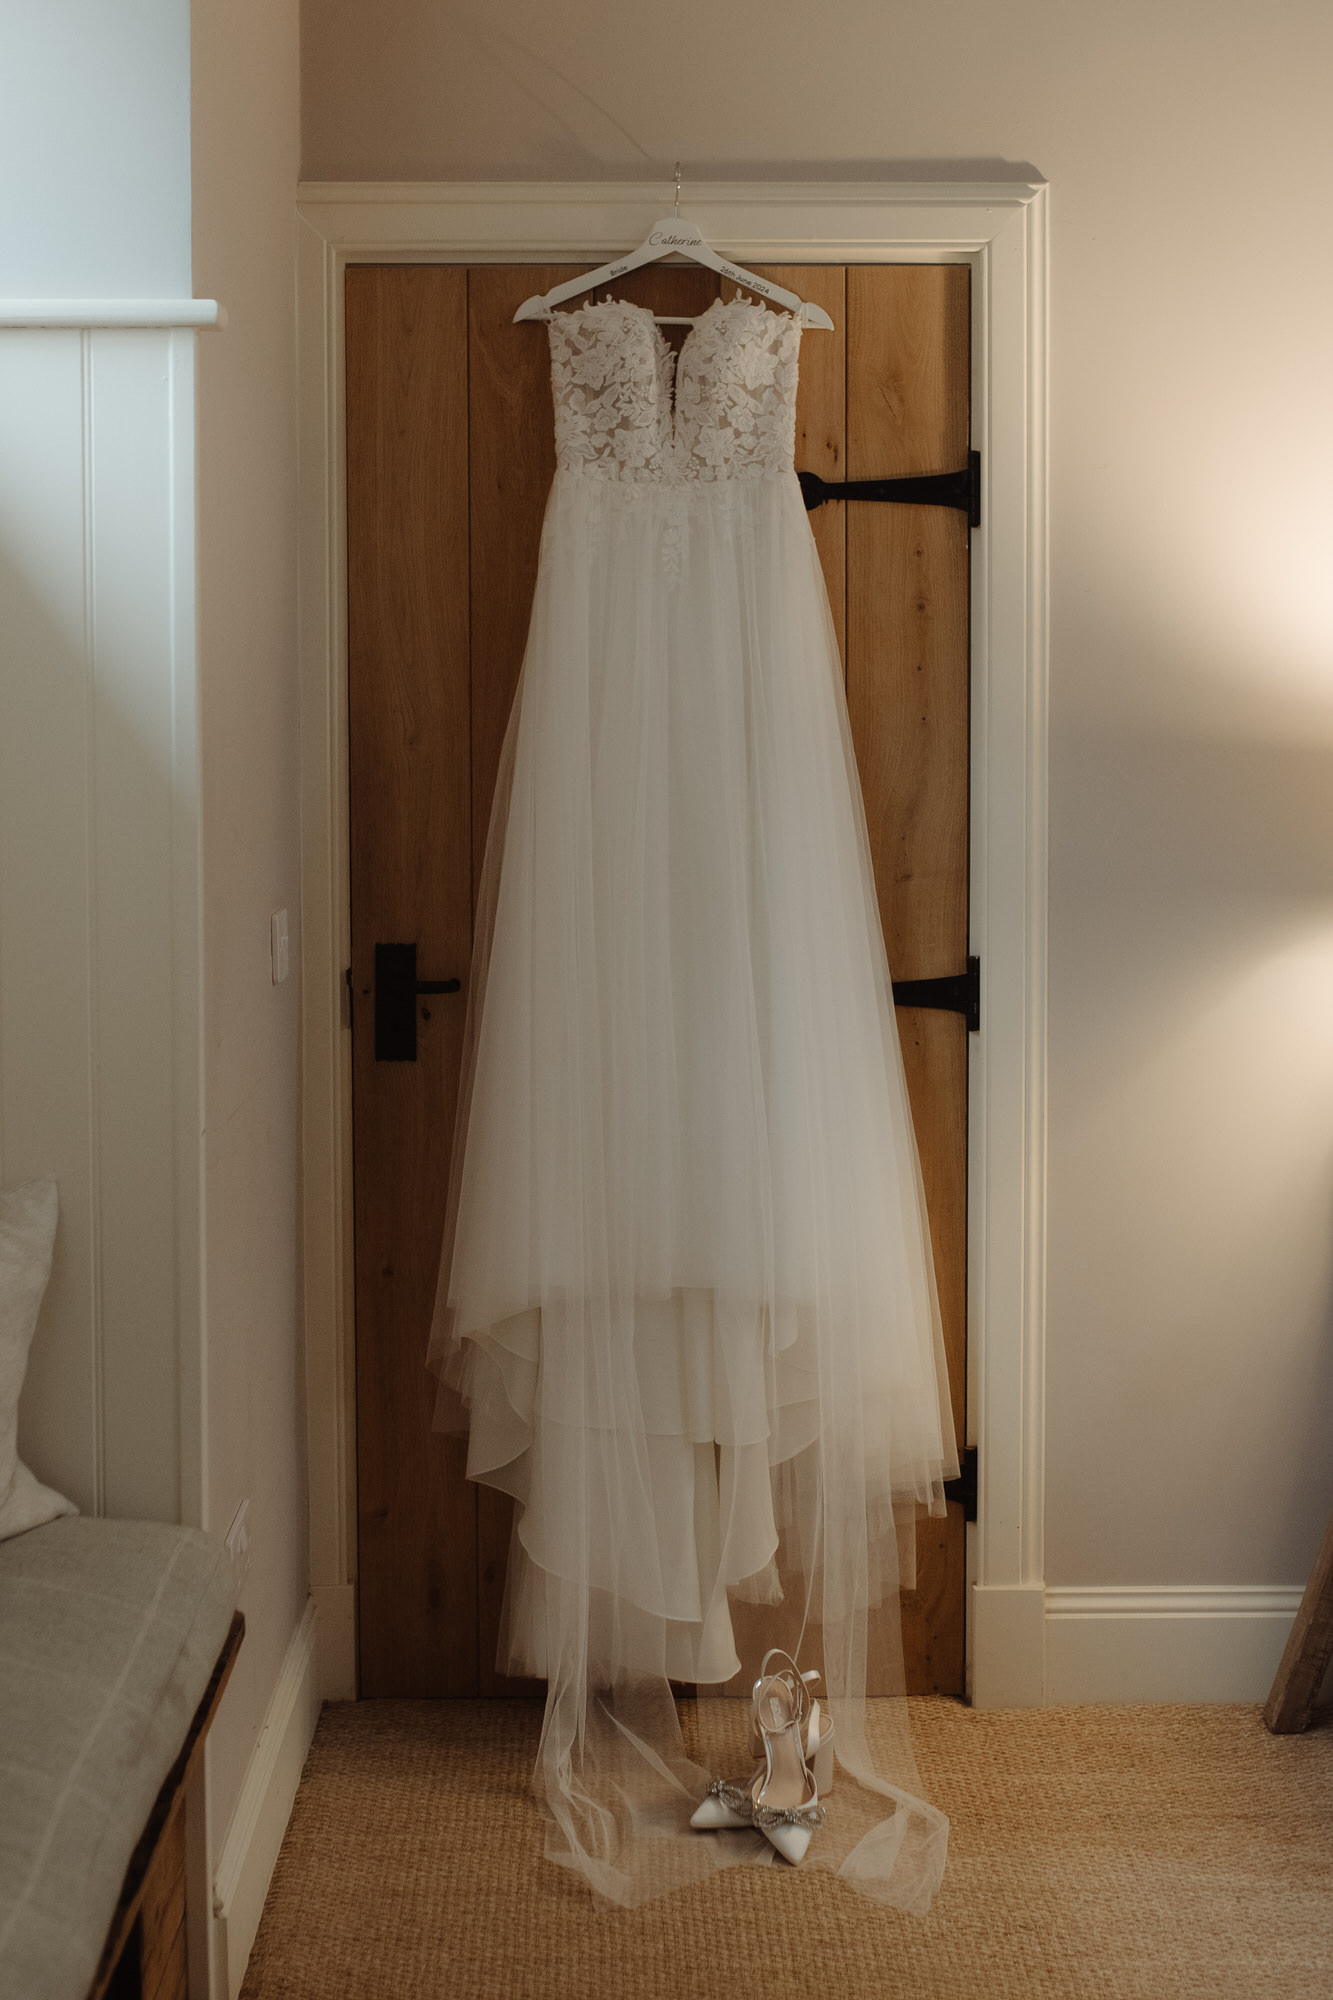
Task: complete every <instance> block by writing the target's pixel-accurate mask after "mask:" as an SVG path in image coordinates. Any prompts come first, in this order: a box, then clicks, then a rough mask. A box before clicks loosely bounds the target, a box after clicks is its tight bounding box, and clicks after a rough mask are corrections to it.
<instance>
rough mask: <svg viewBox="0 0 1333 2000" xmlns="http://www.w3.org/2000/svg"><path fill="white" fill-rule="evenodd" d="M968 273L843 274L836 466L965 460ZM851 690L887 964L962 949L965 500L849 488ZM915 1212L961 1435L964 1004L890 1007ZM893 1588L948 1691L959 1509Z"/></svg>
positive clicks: (902, 972)
mask: <svg viewBox="0 0 1333 2000" xmlns="http://www.w3.org/2000/svg"><path fill="white" fill-rule="evenodd" d="M969 286H970V272H969V271H968V270H967V268H966V267H965V266H961V265H880V266H864V265H863V266H857V267H855V268H853V269H851V270H850V271H849V273H848V286H847V321H848V355H849V361H848V449H847V477H848V478H850V479H863V478H874V477H891V476H894V475H899V474H908V473H925V472H945V471H952V470H954V469H955V468H957V467H958V466H960V465H963V464H965V463H966V452H967V448H968V441H969V438H968V428H969V383H970V334H969V328H970V291H969ZM848 512H849V515H850V519H849V521H848V528H847V534H848V614H847V696H848V706H849V709H850V712H851V721H852V734H853V738H854V741H855V744H856V754H857V762H858V765H859V768H860V773H861V785H862V790H863V793H864V795H865V803H866V816H867V820H868V822H869V828H870V842H871V850H872V853H873V857H874V865H875V879H876V883H877V886H878V890H879V901H880V912H881V916H882V920H883V924H884V935H885V941H886V944H887V946H888V954H889V964H890V967H891V969H892V971H893V973H894V976H895V977H896V978H899V979H928V978H933V977H935V976H937V975H939V974H944V973H954V972H961V971H962V970H963V967H964V964H965V962H966V958H967V880H968V736H969V702H968V695H969V666H968V554H967V526H966V522H965V520H964V518H963V516H962V515H960V514H957V513H954V512H952V511H948V510H945V509H942V508H925V507H899V506H878V505H870V504H861V505H859V506H857V505H849V508H848ZM898 1026H899V1032H900V1034H901V1037H902V1044H903V1058H904V1062H905V1065H906V1069H907V1081H908V1089H909V1092H910V1096H911V1102H912V1111H913V1118H914V1122H915V1125H916V1131H917V1141H918V1145H919V1147H920V1151H921V1167H922V1174H923V1178H924V1180H925V1186H926V1199H927V1205H928V1208H929V1213H930V1226H931V1235H932V1240H933V1243H934V1250H935V1267H936V1276H937V1279H938V1283H939V1290H940V1306H941V1311H942V1314H943V1318H944V1331H945V1346H946V1351H947V1354H948V1361H949V1378H950V1389H951V1394H952V1401H953V1412H954V1422H955V1426H956V1428H957V1434H958V1436H959V1438H960V1439H961V1438H962V1436H963V1434H964V1433H963V1423H964V1411H965V1403H964V1394H965V1338H966V1306H967V1300H966V1272H967V1031H966V1024H965V1023H964V1021H963V1020H962V1018H961V1016H958V1015H953V1014H941V1013H930V1012H927V1011H925V1010H924V1009H921V1008H910V1009H909V1008H900V1009H899V1010H898ZM917 1551H918V1575H919V1582H918V1588H917V1589H916V1591H914V1592H911V1593H908V1594H906V1595H905V1597H904V1602H903V1645H904V1652H905V1656H906V1671H907V1685H908V1687H909V1688H910V1689H911V1690H912V1691H913V1692H914V1693H917V1692H921V1693H924V1692H928V1691H930V1690H931V1689H937V1690H938V1691H940V1692H942V1693H952V1694H961V1693H962V1690H963V1608H964V1583H963V1561H964V1528H963V1521H962V1510H961V1508H958V1507H950V1509H949V1513H948V1519H947V1520H946V1521H943V1522H940V1521H933V1520H931V1521H923V1522H921V1523H920V1524H919V1526H918V1536H917Z"/></svg>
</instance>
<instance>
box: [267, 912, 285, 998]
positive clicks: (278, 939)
mask: <svg viewBox="0 0 1333 2000" xmlns="http://www.w3.org/2000/svg"><path fill="white" fill-rule="evenodd" d="M269 954H270V957H271V958H272V960H273V984H274V985H275V986H280V985H281V984H282V982H283V980H284V979H285V978H286V977H287V969H288V966H289V964H290V957H289V953H288V950H287V912H286V911H285V910H275V911H274V912H273V915H272V916H271V917H270V918H269Z"/></svg>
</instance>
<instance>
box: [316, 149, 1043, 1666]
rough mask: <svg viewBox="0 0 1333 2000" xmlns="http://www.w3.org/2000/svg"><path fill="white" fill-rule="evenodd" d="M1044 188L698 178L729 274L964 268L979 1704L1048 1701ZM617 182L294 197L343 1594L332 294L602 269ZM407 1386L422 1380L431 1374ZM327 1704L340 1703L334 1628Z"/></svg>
mask: <svg viewBox="0 0 1333 2000" xmlns="http://www.w3.org/2000/svg"><path fill="white" fill-rule="evenodd" d="M1045 197H1046V190H1045V188H1044V186H1031V185H1027V184H1022V183H1013V182H1002V183H995V184H989V183H976V184H971V183H969V184H962V183H957V184H955V183H941V184H938V185H926V184H916V185H910V184H909V185H902V186H898V185H894V184H891V183H855V184H844V185H835V184H829V185H826V186H810V185H795V184H786V185H782V184H754V185H751V184H738V183H726V182H712V183H700V184H696V185H695V186H692V187H691V189H690V191H689V202H688V206H689V211H690V216H691V219H692V220H695V221H697V222H698V223H699V225H700V226H701V228H702V229H703V231H704V233H705V234H706V235H707V237H708V238H709V240H710V242H712V243H715V244H717V245H719V246H725V250H726V252H727V254H728V255H729V256H733V257H735V258H736V259H738V260H739V261H741V262H744V263H751V264H762V263H798V264H799V263H816V264H817V263H830V264H835V263H836V264H842V263H906V262H919V263H934V262H958V263H964V262H965V263H968V264H970V265H971V267H972V273H973V285H972V300H973V404H972V438H973V444H974V445H975V446H976V447H977V448H978V449H979V450H980V451H981V454H982V466H983V477H984V482H985V488H984V493H983V500H982V524H981V528H980V529H979V530H978V531H977V532H976V533H974V535H973V538H972V675H973V679H972V717H973V757H972V829H973V834H972V882H971V949H972V950H973V951H974V952H976V953H978V954H979V955H980V957H981V961H982V967H983V975H984V980H985V991H984V994H983V1002H982V1028H981V1033H980V1035H978V1036H974V1037H972V1038H971V1075H970V1086H971V1109H970V1167H969V1175H970V1180H969V1202H970V1217H971V1228H970V1243H969V1252H968V1256H969V1329H968V1338H969V1398H968V1400H969V1412H968V1432H969V1442H972V1443H975V1444H977V1445H978V1446H979V1452H980V1501H979V1520H978V1525H977V1529H976V1531H975V1539H974V1546H973V1550H972V1566H973V1568H972V1573H973V1575H974V1577H975V1585H974V1596H973V1602H974V1611H975V1616H974V1619H973V1621H972V1625H973V1629H972V1631H971V1634H970V1639H971V1655H972V1692H973V1698H974V1700H977V1701H978V1702H980V1703H983V1704H988V1703H992V1702H994V1701H995V1700H996V1699H997V1698H1003V1699H1005V1700H1009V1701H1024V1702H1040V1701H1041V1700H1042V1699H1043V1698H1044V1691H1045V1672H1044V1626H1045V1617H1044V1593H1043V1589H1042V1574H1043V1556H1042V1422H1043V1341H1044V1331H1043V1291H1044V1268H1045V1248H1044V1227H1045V1125H1046V1081H1045V1077H1046V791H1047V780H1046V676H1047V663H1046V645H1047V640H1046V595H1047V587H1046V407H1047V403H1046V317H1047V307H1046V284H1047V278H1046V243H1047V231H1046V198H1045ZM662 199H663V195H662V190H661V189H660V188H657V187H656V186H655V185H654V184H646V183H628V184H620V185H612V184H602V183H596V184H585V183H564V184H557V183H533V184H525V183H517V182H513V183H497V184H493V185H486V184H480V183H460V184H450V185H434V184H431V185H423V184H412V185H389V184H385V183H369V184H364V185H363V184H353V183H307V184H305V185H303V186H302V188H301V189H300V191H299V201H298V215H299V224H298V337H299V351H300V384H299V395H300V454H301V634H302V638H301V651H302V661H301V676H302V693H301V741H302V834H303V838H302V853H303V918H304V921H303V925H302V952H303V981H304V1002H303V1004H304V1009H305V1020H304V1043H305V1053H304V1133H303V1139H304V1162H305V1214H304V1252H305V1300H306V1326H305V1332H306V1368H307V1394H308V1398H309V1422H310V1430H309V1439H310V1460H309V1463H310V1535H311V1565H312V1576H311V1581H312V1586H313V1587H314V1589H315V1590H316V1591H317V1592H319V1593H323V1592H329V1593H333V1592H341V1593H343V1595H344V1596H345V1597H346V1598H347V1599H350V1595H351V1586H352V1584H353V1582H354V1577H355V1567H354V1566H355V1548H356V1537H355V1492H354V1481H353V1471H352V1468H353V1466H354V1464H355V1452H354V1435H353V1427H354V1423H355V1408H354V1400H353V1344H352V1290H351V1282H350V1275H351V1247H352V1246H351V1164H350V1149H351V1116H350V1105H351V1049H350V1036H349V1035H348V1034H347V1033H346V1030H345V1024H344V1012H343V1008H344V999H343V995H344V986H343V971H344V968H345V967H346V965H347V964H348V963H349V957H348V952H349V926H348V880H347V865H348V864H347V742H346V629H345V613H344V605H345V577H344V560H345V515H344V489H343V276H344V272H345V270H346V267H347V266H348V264H353V263H386V262H403V263H432V262H441V263H488V262H489V263H522V262H524V261H525V260H530V261H532V262H534V263H555V262H560V261H562V260H566V259H567V260H569V261H570V262H575V261H582V260H598V261H600V260H601V259H602V258H604V257H610V256H612V255H614V253H615V252H616V251H617V250H619V249H623V248H624V247H625V245H627V244H631V243H637V242H638V241H639V240H640V239H641V238H642V236H643V234H644V232H645V230H646V229H647V228H648V226H649V225H650V224H651V222H652V221H653V219H654V218H655V217H656V216H657V215H659V214H660V213H661V207H662ZM423 1366H424V1359H423ZM338 1629H339V1630H340V1631H342V1632H343V1634H344V1635H345V1637H344V1638H343V1640H342V1642H341V1644H340V1645H338V1646H337V1647H336V1649H335V1648H334V1647H332V1646H331V1647H330V1650H329V1654H328V1656H327V1665H326V1667H325V1669H324V1671H325V1673H326V1674H327V1684H326V1685H325V1686H324V1688H323V1689H322V1693H323V1694H325V1695H326V1696H334V1695H350V1694H352V1693H353V1692H354V1691H355V1662H354V1658H353V1650H352V1641H351V1629H352V1626H351V1620H350V1619H342V1620H340V1621H338Z"/></svg>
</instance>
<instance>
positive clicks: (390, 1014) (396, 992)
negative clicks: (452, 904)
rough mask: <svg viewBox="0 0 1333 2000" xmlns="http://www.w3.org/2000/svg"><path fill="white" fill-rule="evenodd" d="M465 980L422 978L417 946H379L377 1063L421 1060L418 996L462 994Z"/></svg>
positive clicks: (376, 952)
mask: <svg viewBox="0 0 1333 2000" xmlns="http://www.w3.org/2000/svg"><path fill="white" fill-rule="evenodd" d="M462 985H463V982H462V980H461V979H418V978H417V948H416V946H415V945H414V944H377V945H376V946H375V1060H376V1062H415V1061H416V1059H417V995H418V994H419V993H458V992H461V991H462Z"/></svg>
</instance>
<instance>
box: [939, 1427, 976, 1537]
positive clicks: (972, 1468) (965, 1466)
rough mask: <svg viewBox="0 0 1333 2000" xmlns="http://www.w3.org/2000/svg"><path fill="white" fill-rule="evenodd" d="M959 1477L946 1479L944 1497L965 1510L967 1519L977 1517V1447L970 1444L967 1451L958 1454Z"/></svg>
mask: <svg viewBox="0 0 1333 2000" xmlns="http://www.w3.org/2000/svg"><path fill="white" fill-rule="evenodd" d="M958 1468H959V1469H958V1477H957V1479H946V1480H945V1482H944V1497H945V1499H946V1500H954V1501H956V1502H957V1504H958V1505H959V1506H960V1507H961V1508H962V1510H963V1519H964V1520H965V1521H975V1520H976V1518H977V1448H976V1446H975V1445H974V1444H970V1445H969V1446H968V1447H967V1449H966V1451H960V1452H959V1454H958Z"/></svg>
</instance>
